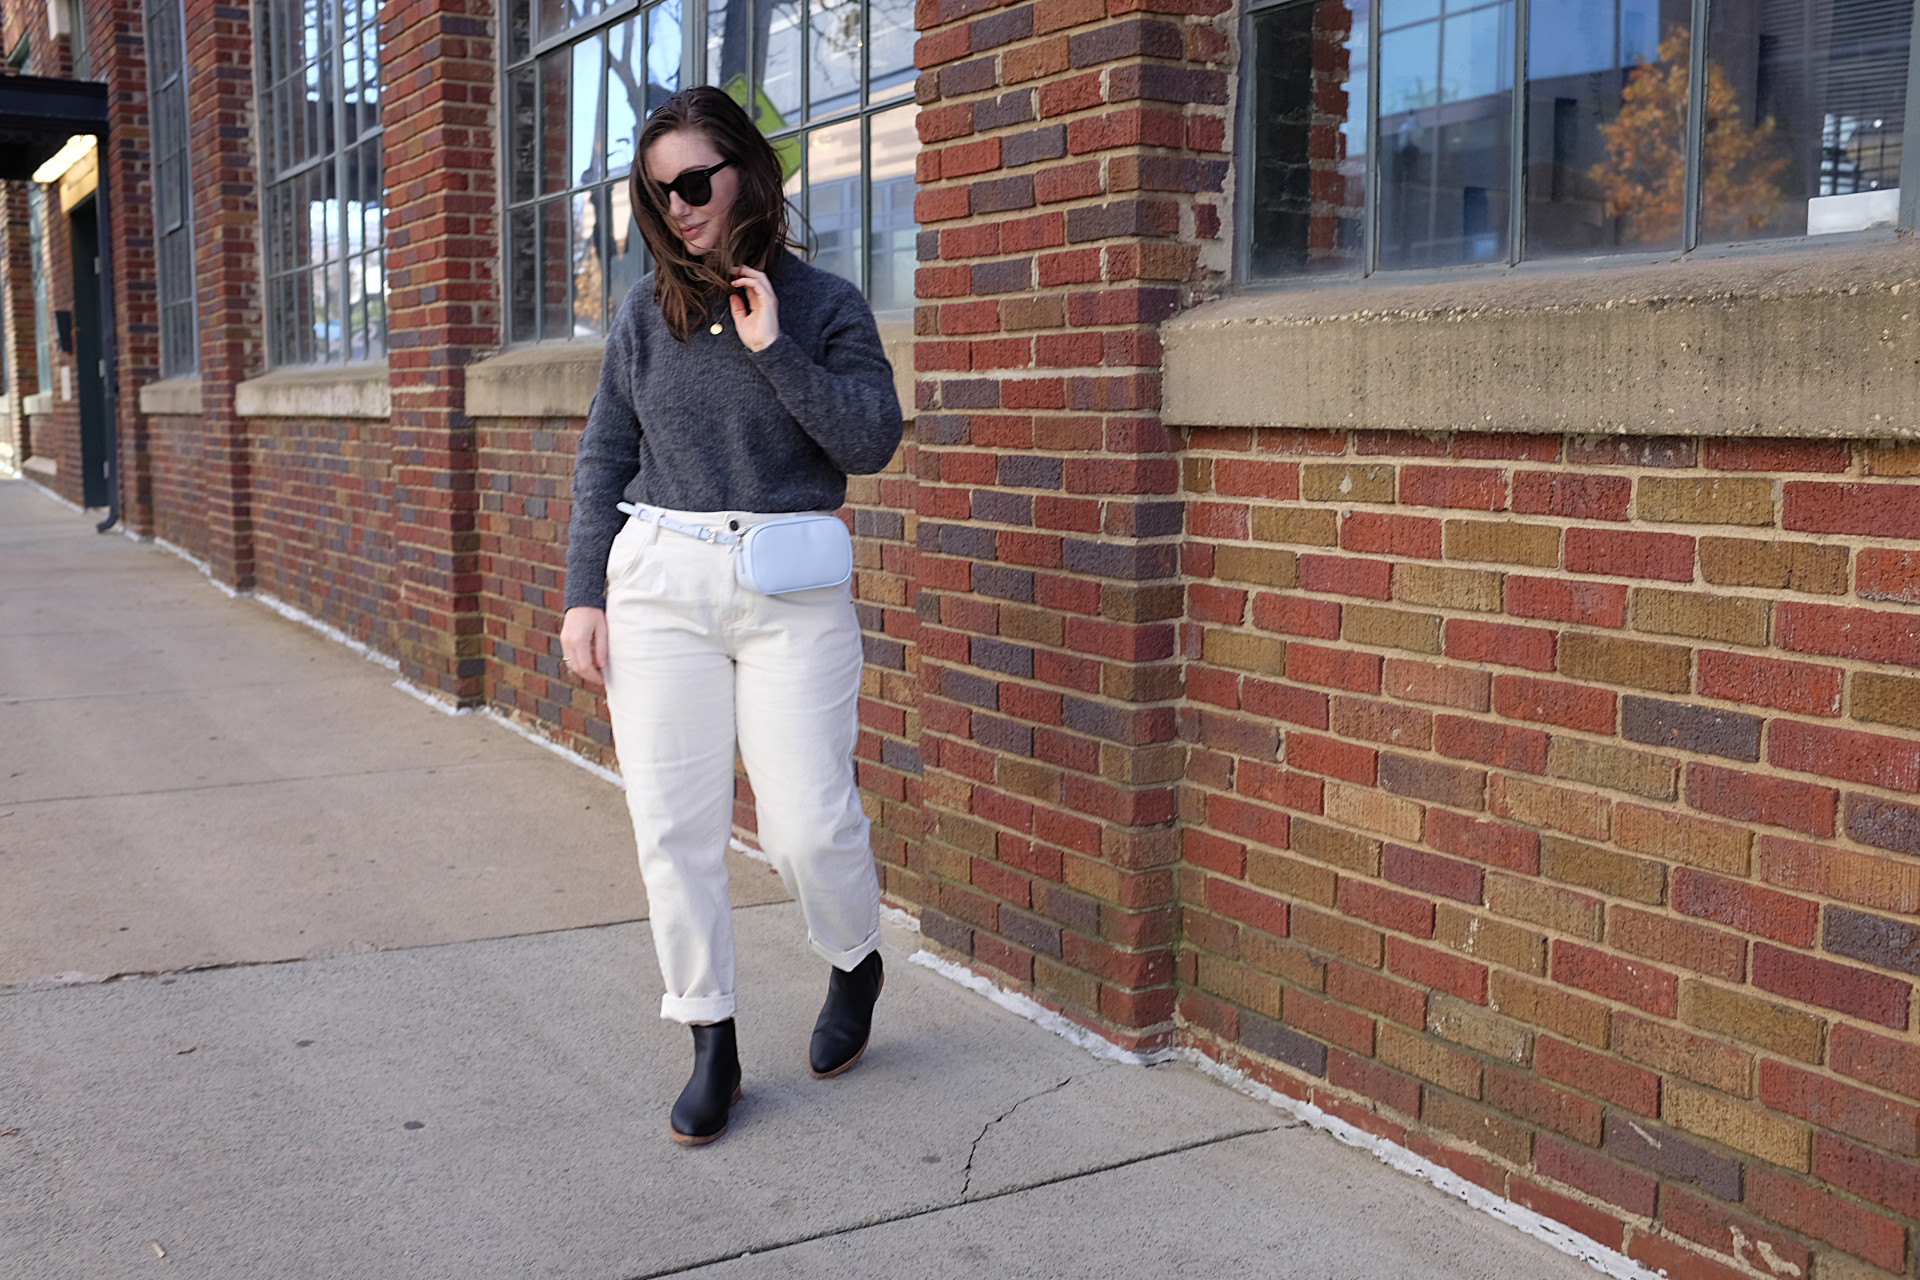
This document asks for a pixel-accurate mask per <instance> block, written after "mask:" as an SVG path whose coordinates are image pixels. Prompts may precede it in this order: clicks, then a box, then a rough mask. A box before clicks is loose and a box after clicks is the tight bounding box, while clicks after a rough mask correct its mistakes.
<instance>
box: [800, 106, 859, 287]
mask: <svg viewBox="0 0 1920 1280" xmlns="http://www.w3.org/2000/svg"><path fill="white" fill-rule="evenodd" d="M807 220H808V221H809V222H810V223H812V224H813V234H814V238H815V242H816V243H817V244H818V246H819V253H818V255H817V256H816V257H815V258H814V260H813V264H814V265H815V266H816V267H819V268H820V269H821V270H823V271H831V272H833V274H835V275H837V276H845V277H846V278H847V279H849V280H851V281H853V282H854V283H855V284H859V283H860V259H861V257H862V255H863V253H864V251H865V246H864V245H863V244H862V243H861V241H862V239H863V238H864V237H863V235H862V232H863V223H864V222H865V218H864V217H863V216H862V211H861V208H860V122H859V121H858V120H848V121H846V122H845V123H843V124H836V125H832V126H829V127H828V128H825V129H815V130H814V131H813V132H812V133H810V134H808V135H807Z"/></svg>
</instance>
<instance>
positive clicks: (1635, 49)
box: [1526, 0, 1691, 258]
mask: <svg viewBox="0 0 1920 1280" xmlns="http://www.w3.org/2000/svg"><path fill="white" fill-rule="evenodd" d="M1690 21H1691V5H1690V4H1689V3H1688V0H1610V2H1609V3H1606V4H1599V5H1596V4H1593V3H1591V0H1531V8H1530V10H1529V13H1528V32H1529V40H1528V47H1527V72H1528V78H1527V246H1526V252H1527V256H1528V257H1542V258H1549V257H1560V256H1567V255H1575V256H1585V255H1591V254H1602V253H1613V252H1616V251H1618V250H1623V249H1674V248H1678V247H1679V244H1680V208H1681V204H1682V202H1683V197H1684V194H1685V188H1686V171H1687V157H1686V143H1685V135H1686V116H1687V109H1686V108H1687V56H1686V42H1687V36H1686V30H1687V25H1688V23H1689V22H1690ZM1663 32H1664V33H1667V34H1666V35H1665V37H1664V38H1663V37H1662V35H1661V33H1663ZM1676 42H1677V43H1676ZM1676 51H1677V53H1678V59H1677V61H1676V59H1675V57H1673V56H1672V55H1674V54H1675V53H1676Z"/></svg>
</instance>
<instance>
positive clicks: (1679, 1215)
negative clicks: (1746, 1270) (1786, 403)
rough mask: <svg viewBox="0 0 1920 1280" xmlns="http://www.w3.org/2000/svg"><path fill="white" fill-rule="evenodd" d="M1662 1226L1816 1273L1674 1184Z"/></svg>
mask: <svg viewBox="0 0 1920 1280" xmlns="http://www.w3.org/2000/svg"><path fill="white" fill-rule="evenodd" d="M1709 443H1711V442H1709ZM1660 1225H1661V1226H1663V1227H1665V1228H1666V1229H1667V1230H1668V1232H1670V1233H1671V1234H1673V1235H1677V1236H1680V1237H1681V1238H1682V1239H1686V1240H1691V1241H1693V1242H1694V1243H1695V1244H1701V1245H1705V1246H1706V1247H1707V1248H1709V1249H1712V1250H1713V1251H1714V1252H1715V1253H1720V1254H1724V1255H1726V1256H1727V1257H1730V1258H1733V1259H1735V1260H1736V1261H1739V1262H1744V1263H1747V1264H1748V1265H1749V1266H1754V1267H1755V1270H1759V1271H1762V1272H1763V1273H1765V1272H1766V1271H1774V1270H1777V1268H1776V1267H1774V1266H1773V1265H1772V1264H1771V1263H1770V1262H1768V1261H1767V1259H1769V1258H1770V1259H1772V1260H1773V1261H1774V1262H1778V1263H1779V1264H1781V1265H1782V1266H1786V1267H1794V1268H1798V1270H1797V1271H1789V1272H1786V1273H1785V1274H1788V1275H1801V1276H1804V1275H1806V1274H1808V1272H1809V1271H1811V1270H1812V1255H1811V1254H1810V1253H1809V1252H1808V1250H1807V1247H1806V1246H1805V1245H1804V1244H1801V1243H1800V1242H1799V1241H1798V1240H1795V1239H1794V1238H1793V1237H1791V1236H1789V1235H1787V1234H1786V1233H1785V1232H1782V1231H1778V1230H1776V1229H1774V1228H1773V1227H1771V1226H1769V1225H1767V1224H1765V1223H1762V1222H1757V1221H1755V1220H1754V1219H1752V1218H1743V1217H1737V1216H1735V1215H1734V1214H1731V1213H1728V1212H1727V1211H1726V1210H1725V1209H1723V1208H1721V1207H1720V1206H1719V1205H1718V1204H1717V1203H1715V1202H1714V1201H1712V1200H1709V1199H1707V1198H1706V1197H1705V1196H1697V1195H1694V1194H1693V1193H1692V1192H1690V1191H1683V1190H1681V1189H1680V1188H1679V1187H1676V1186H1673V1185H1671V1184H1668V1185H1667V1186H1666V1187H1663V1188H1662V1189H1661V1192H1660ZM1761 1244H1765V1245H1766V1248H1767V1251H1768V1252H1767V1253H1766V1254H1762V1253H1761V1252H1760V1245H1761ZM1755 1264H1759V1265H1757V1266H1755Z"/></svg>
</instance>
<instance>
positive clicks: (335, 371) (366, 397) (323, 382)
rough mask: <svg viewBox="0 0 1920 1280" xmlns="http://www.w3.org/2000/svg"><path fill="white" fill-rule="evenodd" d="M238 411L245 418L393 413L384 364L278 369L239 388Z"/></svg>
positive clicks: (235, 397) (236, 390)
mask: <svg viewBox="0 0 1920 1280" xmlns="http://www.w3.org/2000/svg"><path fill="white" fill-rule="evenodd" d="M233 408H234V413H235V414H236V415H238V416H239V417H242V418H385V417H387V416H389V415H390V414H391V413H392V412H393V409H392V401H391V399H390V398H389V396H388V393H387V366H386V362H385V361H381V362H380V363H379V364H349V365H327V366H323V367H321V368H318V369H278V370H275V371H274V372H272V373H269V374H265V375H263V376H261V377H258V378H249V379H247V380H246V381H245V382H242V383H239V384H237V385H236V386H235V387H234V389H233Z"/></svg>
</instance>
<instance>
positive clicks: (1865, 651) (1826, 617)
mask: <svg viewBox="0 0 1920 1280" xmlns="http://www.w3.org/2000/svg"><path fill="white" fill-rule="evenodd" d="M1916 491H1920V490H1916ZM1773 612H1774V638H1773V642H1774V644H1775V645H1777V646H1779V647H1780V648H1782V649H1789V650H1792V651H1794V652H1796V653H1824V654H1828V655H1831V656H1833V657H1836V658H1857V659H1859V660H1860V661H1862V662H1886V663H1893V664H1895V665H1898V666H1903V667H1920V614H1916V613H1912V612H1898V611H1895V610H1891V609H1850V608H1847V607H1845V606H1843V605H1833V604H1808V603H1804V602H1802V601H1798V600H1782V601H1781V602H1780V603H1779V604H1777V605H1775V606H1774V611H1773Z"/></svg>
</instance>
